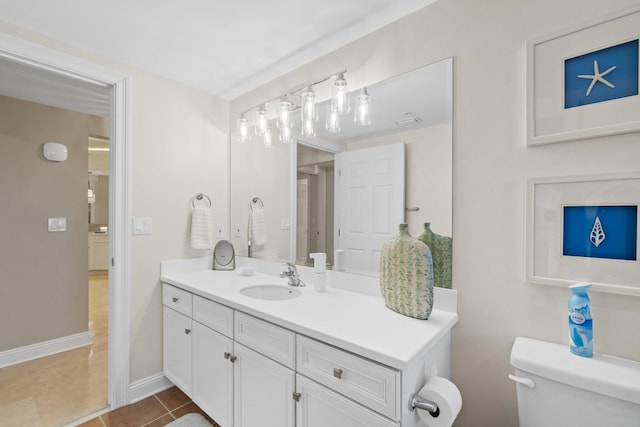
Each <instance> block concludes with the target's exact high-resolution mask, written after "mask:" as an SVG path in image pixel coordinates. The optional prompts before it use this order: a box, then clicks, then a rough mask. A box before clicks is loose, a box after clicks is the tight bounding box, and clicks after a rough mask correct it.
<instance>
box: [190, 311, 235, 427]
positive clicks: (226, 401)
mask: <svg viewBox="0 0 640 427" xmlns="http://www.w3.org/2000/svg"><path fill="white" fill-rule="evenodd" d="M232 353H233V341H231V339H229V338H227V337H225V336H224V335H222V334H219V333H218V332H216V331H214V330H212V329H209V328H207V327H206V326H204V325H201V324H200V323H198V322H196V321H194V322H193V401H194V402H195V403H196V404H197V405H198V406H200V408H202V409H203V410H204V411H205V412H206V413H207V414H208V415H209V416H210V417H211V418H213V419H214V420H216V422H217V423H218V424H220V425H221V426H223V427H232V426H233V367H234V364H233V363H231V360H230V358H231V355H232Z"/></svg>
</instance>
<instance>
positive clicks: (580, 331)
mask: <svg viewBox="0 0 640 427" xmlns="http://www.w3.org/2000/svg"><path fill="white" fill-rule="evenodd" d="M590 287H591V285H590V284H575V285H571V286H570V288H571V292H572V294H571V298H569V337H570V340H571V346H570V349H571V352H572V353H574V354H577V355H578V356H582V357H591V356H593V320H592V319H591V300H590V299H589V288H590Z"/></svg>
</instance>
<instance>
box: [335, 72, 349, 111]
mask: <svg viewBox="0 0 640 427" xmlns="http://www.w3.org/2000/svg"><path fill="white" fill-rule="evenodd" d="M331 103H332V104H333V105H334V107H335V109H336V111H337V112H338V114H347V113H348V112H349V111H350V110H351V103H350V102H349V85H348V83H347V81H346V80H345V78H344V74H343V73H340V74H338V76H337V77H336V79H335V80H334V81H333V85H332V86H331Z"/></svg>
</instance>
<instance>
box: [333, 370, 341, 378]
mask: <svg viewBox="0 0 640 427" xmlns="http://www.w3.org/2000/svg"><path fill="white" fill-rule="evenodd" d="M333 376H334V377H336V378H337V379H341V378H342V369H340V368H333Z"/></svg>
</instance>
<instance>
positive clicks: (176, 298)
mask: <svg viewBox="0 0 640 427" xmlns="http://www.w3.org/2000/svg"><path fill="white" fill-rule="evenodd" d="M178 299H179V298H178V297H173V298H171V301H173V302H178Z"/></svg>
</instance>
